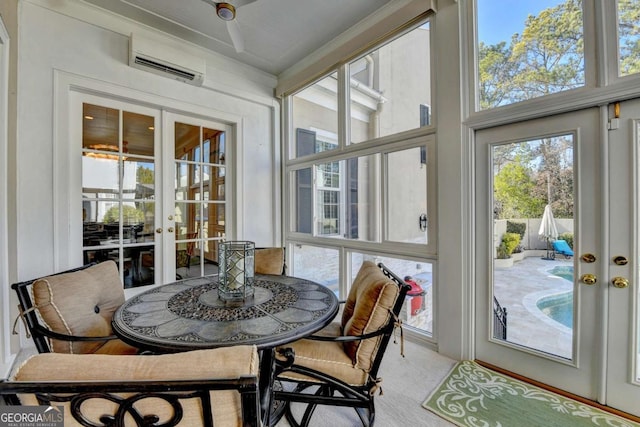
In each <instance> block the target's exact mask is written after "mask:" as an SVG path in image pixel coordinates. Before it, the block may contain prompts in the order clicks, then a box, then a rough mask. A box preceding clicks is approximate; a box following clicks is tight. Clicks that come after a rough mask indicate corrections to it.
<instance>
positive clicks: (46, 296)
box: [32, 261, 137, 354]
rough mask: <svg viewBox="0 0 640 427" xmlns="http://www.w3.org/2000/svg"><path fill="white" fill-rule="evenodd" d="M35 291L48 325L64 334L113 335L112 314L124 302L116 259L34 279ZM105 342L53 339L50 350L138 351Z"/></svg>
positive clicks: (41, 314)
mask: <svg viewBox="0 0 640 427" xmlns="http://www.w3.org/2000/svg"><path fill="white" fill-rule="evenodd" d="M32 292H33V302H34V305H35V306H36V307H37V308H38V312H39V315H40V318H41V319H42V320H43V321H44V323H45V325H46V326H47V327H48V328H49V329H51V330H52V331H54V332H58V333H61V334H65V335H76V336H107V335H111V334H112V330H111V318H112V317H113V313H114V312H115V311H116V309H117V308H118V307H120V306H121V305H122V303H124V289H123V286H122V282H121V281H120V275H119V274H118V268H117V267H116V263H115V262H113V261H106V262H103V263H100V264H97V265H94V266H91V267H88V268H85V269H83V270H79V271H74V272H71V273H63V274H59V275H55V276H49V277H43V278H41V279H38V280H36V281H35V282H33V286H32ZM106 343H108V344H105V341H97V342H78V341H76V342H73V341H60V340H50V346H51V349H52V351H53V352H56V353H110V354H135V353H136V351H137V349H136V348H134V347H131V346H129V345H127V344H125V343H124V342H122V341H119V340H118V341H116V342H109V341H107V342H106ZM105 346H106V347H105ZM103 347H104V348H103Z"/></svg>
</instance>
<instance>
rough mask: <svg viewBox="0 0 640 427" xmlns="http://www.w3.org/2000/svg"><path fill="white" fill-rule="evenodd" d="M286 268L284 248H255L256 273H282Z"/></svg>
mask: <svg viewBox="0 0 640 427" xmlns="http://www.w3.org/2000/svg"><path fill="white" fill-rule="evenodd" d="M283 270H284V248H262V249H256V250H255V272H256V274H282V271H283Z"/></svg>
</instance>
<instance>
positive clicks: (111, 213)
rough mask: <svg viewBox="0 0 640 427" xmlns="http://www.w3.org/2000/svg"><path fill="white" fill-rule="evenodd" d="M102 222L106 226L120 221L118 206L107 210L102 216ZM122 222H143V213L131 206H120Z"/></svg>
mask: <svg viewBox="0 0 640 427" xmlns="http://www.w3.org/2000/svg"><path fill="white" fill-rule="evenodd" d="M103 221H104V222H105V223H107V224H113V223H117V222H119V221H120V209H119V208H118V206H114V207H112V208H109V210H107V212H105V214H104V218H103ZM122 222H123V223H124V224H138V223H141V222H144V212H142V211H141V210H139V209H136V208H134V207H133V206H128V205H124V206H122Z"/></svg>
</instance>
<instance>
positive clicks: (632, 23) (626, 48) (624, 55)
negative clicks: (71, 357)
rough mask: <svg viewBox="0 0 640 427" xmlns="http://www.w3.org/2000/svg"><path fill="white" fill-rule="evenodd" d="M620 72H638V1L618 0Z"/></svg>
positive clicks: (639, 46) (639, 64)
mask: <svg viewBox="0 0 640 427" xmlns="http://www.w3.org/2000/svg"><path fill="white" fill-rule="evenodd" d="M618 31H619V38H620V74H621V75H623V76H625V75H629V74H634V73H640V2H638V0H618Z"/></svg>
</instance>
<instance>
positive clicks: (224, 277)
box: [218, 241, 255, 301]
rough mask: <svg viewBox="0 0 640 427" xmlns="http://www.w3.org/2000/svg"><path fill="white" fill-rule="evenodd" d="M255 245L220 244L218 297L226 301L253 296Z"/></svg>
mask: <svg viewBox="0 0 640 427" xmlns="http://www.w3.org/2000/svg"><path fill="white" fill-rule="evenodd" d="M254 254H255V243H254V242H248V241H229V242H220V245H219V246H218V268H219V273H218V282H219V283H218V296H219V297H220V298H221V299H223V300H225V301H237V300H245V299H247V298H248V297H251V296H253V290H254V289H253V276H254V266H255V264H254Z"/></svg>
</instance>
